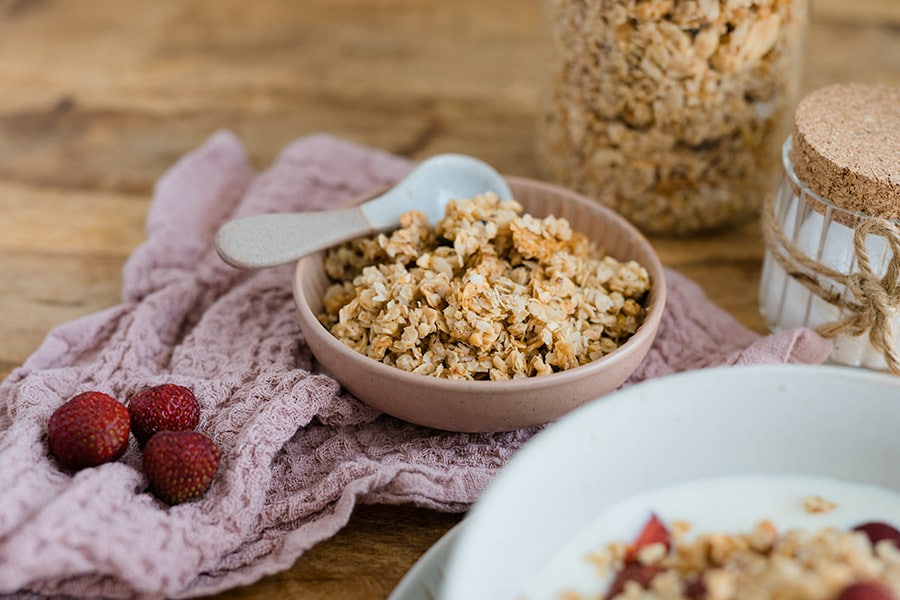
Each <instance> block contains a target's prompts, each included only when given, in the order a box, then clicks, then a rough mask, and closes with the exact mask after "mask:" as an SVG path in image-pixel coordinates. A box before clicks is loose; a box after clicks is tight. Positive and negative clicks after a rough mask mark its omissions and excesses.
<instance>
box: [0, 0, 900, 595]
mask: <svg viewBox="0 0 900 600" xmlns="http://www.w3.org/2000/svg"><path fill="white" fill-rule="evenodd" d="M812 1H813V13H812V14H813V17H812V24H811V27H810V30H809V35H808V43H807V53H806V64H805V71H804V76H803V81H802V88H803V90H804V92H806V91H809V90H811V89H814V88H816V87H818V86H821V85H823V84H827V83H831V82H837V81H862V82H887V83H892V84H894V85H900V2H898V0H854V1H853V2H849V1H847V0H812ZM541 19H542V13H541V6H540V2H521V1H518V0H493V1H489V2H485V1H483V0H457V1H456V2H428V1H427V0H418V1H413V0H378V1H375V0H302V1H301V2H297V1H292V0H253V1H250V2H248V1H247V0H219V1H216V2H213V1H211V0H206V1H204V0H190V1H185V0H164V1H162V0H157V1H155V2H136V1H130V2H129V1H121V0H105V1H101V0H82V1H80V2H64V1H62V0H56V1H54V0H0V377H5V376H6V375H7V374H8V373H9V372H10V371H11V370H12V369H13V368H15V367H16V366H17V365H19V364H20V363H21V362H22V361H23V360H24V359H25V358H26V357H27V356H28V355H29V354H30V353H31V352H33V351H34V350H35V348H36V347H37V346H38V344H39V343H40V342H41V340H42V339H43V337H44V335H45V334H46V333H47V332H48V330H50V329H51V328H52V327H53V326H55V325H57V324H59V323H63V322H65V321H68V320H70V319H73V318H75V317H77V316H80V315H84V314H87V313H91V312H94V311H97V310H99V309H102V308H105V307H108V306H111V305H114V304H117V303H118V302H119V290H120V284H121V275H120V270H121V267H122V263H123V261H124V259H125V258H126V256H127V255H128V254H129V252H131V250H132V249H133V248H134V247H135V246H136V245H137V244H138V243H140V242H141V241H142V239H143V235H144V232H143V220H144V216H145V212H146V210H147V205H148V202H149V198H150V193H151V187H152V184H153V182H154V180H155V179H156V178H157V177H158V176H159V175H160V174H161V173H162V172H163V171H164V170H165V169H166V168H167V167H168V166H169V165H171V164H172V163H173V162H174V161H175V160H176V159H177V158H178V157H179V156H181V155H182V154H183V153H185V152H187V151H188V150H190V149H192V148H194V147H196V146H197V145H198V144H200V143H201V142H202V141H203V140H204V138H205V137H206V136H207V135H209V134H210V133H211V132H213V131H214V130H216V129H219V128H230V129H232V130H234V131H236V132H237V133H238V134H239V135H240V136H241V138H243V140H244V142H245V143H246V145H247V147H248V150H249V152H250V155H251V157H252V159H253V161H254V163H255V164H256V165H257V166H259V167H264V166H265V165H266V164H267V163H268V162H269V161H270V160H271V159H272V158H273V157H274V156H275V155H276V154H277V153H278V152H279V150H280V149H281V148H282V147H283V146H284V145H285V144H286V143H287V142H288V141H290V140H291V139H293V138H295V137H297V136H300V135H303V134H307V133H312V132H318V131H327V132H330V133H333V134H335V135H338V136H342V137H345V138H348V139H352V140H355V141H358V142H361V143H364V144H368V145H372V146H378V147H381V148H385V149H387V150H390V151H392V152H395V153H398V154H403V155H407V156H410V157H413V158H422V157H425V156H428V155H430V154H434V153H437V152H442V151H458V152H465V153H470V154H474V155H477V156H479V157H481V158H483V159H485V160H487V161H488V162H490V163H492V164H494V165H495V166H496V167H497V168H499V169H500V170H501V171H503V172H505V173H509V174H516V175H526V176H537V175H538V172H539V170H538V165H537V164H536V158H535V154H534V150H533V146H534V141H533V138H534V123H535V118H536V114H537V107H538V100H539V94H540V88H541V86H540V75H541V66H542V64H543V59H544V57H545V55H546V48H545V46H544V43H543V40H542V37H541V32H542V20H541ZM653 242H654V244H655V246H656V248H657V250H658V251H659V254H660V255H661V257H662V259H663V261H664V262H665V263H666V264H667V265H669V266H672V267H675V268H677V269H679V270H680V271H681V272H683V273H685V274H686V275H688V276H689V277H691V278H693V279H695V280H696V281H698V282H699V283H700V284H701V285H702V286H703V287H704V289H705V290H706V292H707V293H708V294H709V296H710V297H711V298H712V299H713V300H715V301H716V302H718V303H719V304H720V305H721V306H723V307H724V308H725V309H727V310H728V311H730V312H731V313H733V314H734V315H735V316H736V317H737V318H738V319H739V320H740V321H742V322H743V323H745V324H747V325H748V326H749V327H751V328H753V329H756V330H758V331H763V324H762V321H761V319H760V317H759V315H758V312H757V302H756V292H757V284H758V278H759V271H760V262H761V255H762V243H761V239H760V234H759V227H758V224H757V223H748V224H746V225H743V226H741V227H738V228H735V229H732V230H729V231H725V232H721V233H718V234H714V235H705V236H701V237H696V238H692V239H678V240H673V239H661V238H656V239H653ZM459 519H460V516H458V515H444V514H438V513H433V512H430V511H426V510H420V509H414V508H403V507H361V508H359V509H358V510H357V511H356V513H355V514H354V516H353V518H352V520H351V522H350V524H349V526H347V527H346V528H345V529H344V530H343V531H342V532H340V533H339V534H338V535H337V536H336V537H335V538H333V539H331V540H329V541H327V542H324V543H322V544H320V545H319V546H317V547H315V548H313V549H312V550H311V551H309V552H308V553H307V554H305V555H304V556H302V557H301V558H300V560H298V561H297V563H296V564H295V565H294V567H293V568H292V569H291V570H289V571H287V572H284V573H282V574H279V575H276V576H272V577H269V578H266V579H264V580H262V581H260V582H258V583H257V584H255V585H252V586H249V587H247V588H243V589H237V590H233V591H231V592H229V593H226V594H223V595H222V597H224V598H232V599H237V598H247V599H249V598H266V597H296V598H329V599H342V598H346V599H362V598H385V597H386V596H387V595H388V594H389V593H390V591H391V590H392V589H393V587H394V586H395V585H396V583H397V582H398V581H399V579H400V578H401V577H402V576H403V574H404V573H405V572H406V570H407V569H408V568H409V567H410V566H411V565H412V564H413V563H414V562H415V560H416V559H417V558H418V557H419V556H420V555H421V553H422V552H424V551H425V550H426V549H427V548H428V547H429V546H430V545H431V544H432V543H433V542H435V541H436V540H437V539H438V538H439V537H440V536H441V535H442V534H443V533H444V532H445V531H447V530H448V529H449V528H450V527H452V526H453V525H454V524H455V523H456V522H457V521H458V520H459Z"/></svg>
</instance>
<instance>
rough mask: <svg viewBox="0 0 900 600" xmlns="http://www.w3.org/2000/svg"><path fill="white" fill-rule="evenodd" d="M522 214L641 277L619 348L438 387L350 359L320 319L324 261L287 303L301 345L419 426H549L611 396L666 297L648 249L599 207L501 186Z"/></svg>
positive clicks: (429, 379) (527, 183)
mask: <svg viewBox="0 0 900 600" xmlns="http://www.w3.org/2000/svg"><path fill="white" fill-rule="evenodd" d="M507 182H508V183H509V186H510V189H511V191H512V194H513V197H514V199H515V200H516V201H517V202H518V203H519V204H521V206H522V208H523V209H524V212H525V213H526V214H527V215H531V216H534V217H538V218H540V217H547V216H549V215H553V216H555V217H557V218H560V219H566V220H567V221H568V222H569V223H571V227H572V229H574V230H576V231H578V232H580V233H582V234H584V235H585V236H586V237H587V239H588V240H589V241H590V242H593V243H595V244H597V245H599V246H601V247H602V249H603V250H604V252H605V254H606V255H608V256H610V257H614V258H615V259H617V260H618V261H622V262H626V261H636V262H637V263H639V264H640V265H641V266H642V267H643V268H644V269H645V270H646V275H648V276H649V282H650V283H649V290H648V291H647V292H646V293H645V294H644V295H643V297H642V300H641V304H642V311H643V312H642V314H643V318H642V320H641V321H640V324H639V325H638V326H637V328H636V329H635V330H634V332H633V333H632V334H631V335H630V337H628V338H627V340H625V341H624V343H622V344H621V345H619V346H618V347H616V348H615V349H614V350H612V351H611V352H609V353H608V354H605V355H603V356H601V357H599V358H596V359H594V360H591V361H590V362H586V363H585V364H581V365H579V366H574V367H572V368H567V369H564V370H558V371H556V372H552V373H549V374H544V375H538V376H530V377H518V378H511V379H507V380H460V379H445V378H440V377H435V376H430V375H422V374H419V373H413V372H409V371H407V370H404V369H401V368H398V367H396V366H391V365H388V364H385V363H384V362H381V361H379V360H376V359H374V358H369V357H368V356H366V355H364V354H362V353H360V352H357V351H356V350H354V349H352V348H351V347H349V346H348V345H346V344H345V343H342V342H341V341H339V340H338V339H337V338H336V337H335V335H333V334H332V332H331V331H329V329H328V328H326V326H325V325H324V324H323V323H322V321H321V320H320V316H321V315H322V313H323V307H324V298H325V294H326V290H328V288H329V287H330V286H331V285H332V281H331V279H330V278H329V276H328V274H327V273H326V270H325V254H324V253H318V254H315V255H311V256H307V257H305V258H303V259H301V260H300V261H298V263H297V267H296V271H295V276H294V298H295V301H296V305H297V309H298V317H299V321H300V327H301V330H302V333H303V335H304V338H305V341H306V343H307V344H308V345H309V347H310V349H311V350H312V352H313V354H314V356H315V358H316V360H317V361H318V362H319V364H320V365H321V367H322V370H323V371H324V372H326V373H328V374H330V375H332V376H333V377H335V378H336V379H337V380H338V381H339V382H340V383H341V385H342V386H343V387H344V388H345V389H346V390H348V391H349V392H350V393H352V394H353V395H354V396H356V397H357V398H358V399H359V400H361V401H363V402H365V403H367V404H369V405H370V406H372V407H374V408H376V409H378V410H380V411H382V412H384V413H387V414H389V415H392V416H394V417H397V418H399V419H403V420H405V421H409V422H412V423H415V424H418V425H424V426H428V427H433V428H437V429H444V430H449V431H465V432H489V431H510V430H514V429H520V428H525V427H532V426H537V425H543V424H546V423H549V422H552V421H555V420H557V419H558V418H560V417H561V416H563V415H564V414H566V413H568V412H569V411H571V410H573V409H575V408H576V407H578V406H581V405H582V404H585V403H587V402H589V401H591V400H594V399H596V398H599V397H601V396H603V395H605V394H607V393H609V392H611V391H613V390H615V389H616V388H618V387H619V386H620V385H621V384H622V383H624V382H625V380H626V379H627V378H628V377H629V375H631V373H632V372H633V371H634V370H635V369H636V368H637V366H638V365H639V364H640V362H641V361H642V360H643V358H644V356H645V355H646V354H647V352H648V350H649V349H650V346H651V344H652V342H653V340H654V338H655V336H656V332H657V330H658V327H659V323H660V320H661V318H662V313H663V306H664V304H665V298H666V284H665V275H664V272H663V267H662V264H661V263H660V261H659V258H658V257H657V255H656V253H655V251H654V250H653V247H652V246H651V245H650V243H649V242H648V241H647V240H646V239H645V238H644V236H643V235H642V234H641V233H640V232H638V230H637V229H636V228H635V227H633V226H632V225H631V224H630V223H628V221H626V220H625V219H624V218H623V217H621V216H619V215H618V214H616V213H615V212H613V211H612V210H610V209H608V208H606V207H604V206H603V205H601V204H599V203H597V202H594V201H591V200H590V199H588V198H585V197H583V196H581V195H579V194H576V193H575V192H572V191H569V190H566V189H564V188H561V187H559V186H556V185H552V184H548V183H544V182H539V181H535V180H530V179H525V178H515V177H509V178H507Z"/></svg>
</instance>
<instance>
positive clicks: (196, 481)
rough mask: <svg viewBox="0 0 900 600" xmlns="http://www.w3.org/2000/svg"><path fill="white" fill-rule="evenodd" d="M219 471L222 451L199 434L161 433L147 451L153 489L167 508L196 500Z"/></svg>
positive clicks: (145, 455) (146, 468)
mask: <svg viewBox="0 0 900 600" xmlns="http://www.w3.org/2000/svg"><path fill="white" fill-rule="evenodd" d="M218 468H219V449H218V448H217V447H216V445H215V444H214V443H213V441H212V440H211V439H209V438H208V437H206V436H205V435H203V434H202V433H199V432H197V431H160V432H159V433H156V434H154V436H153V437H151V438H150V440H149V441H148V442H147V445H146V446H145V447H144V474H145V475H147V480H148V481H149V482H150V489H151V491H152V492H153V493H154V495H156V497H157V498H159V499H160V500H162V501H163V502H165V503H167V504H180V503H182V502H190V501H191V500H196V499H197V498H199V497H200V496H202V495H203V493H204V492H205V491H206V490H207V488H209V485H210V483H212V480H213V477H215V475H216V471H217V470H218Z"/></svg>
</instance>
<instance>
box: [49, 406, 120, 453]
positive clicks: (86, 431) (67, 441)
mask: <svg viewBox="0 0 900 600" xmlns="http://www.w3.org/2000/svg"><path fill="white" fill-rule="evenodd" d="M129 430H130V424H129V418H128V409H126V408H125V405H124V404H122V403H121V402H119V401H118V400H116V399H115V398H112V397H110V396H107V395H106V394H104V393H102V392H93V391H91V392H83V393H81V394H78V395H76V396H74V397H72V398H71V399H70V400H69V401H68V402H66V403H65V404H63V405H62V406H60V407H59V408H57V409H56V410H55V411H53V414H52V415H51V416H50V421H49V422H48V423H47V441H48V445H49V447H50V454H51V455H53V457H54V458H56V460H57V461H58V462H59V463H60V464H62V465H63V466H66V467H69V468H71V469H76V470H77V469H82V468H84V467H94V466H96V465H99V464H103V463H105V462H110V461H113V460H116V459H117V458H119V457H120V456H122V454H124V452H125V448H127V447H128V432H129Z"/></svg>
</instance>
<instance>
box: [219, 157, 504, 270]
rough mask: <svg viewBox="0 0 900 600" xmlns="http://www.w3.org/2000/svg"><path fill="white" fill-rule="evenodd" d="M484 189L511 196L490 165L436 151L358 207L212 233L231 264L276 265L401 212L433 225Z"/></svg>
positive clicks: (382, 224) (255, 219) (233, 225)
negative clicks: (453, 204) (452, 205)
mask: <svg viewBox="0 0 900 600" xmlns="http://www.w3.org/2000/svg"><path fill="white" fill-rule="evenodd" d="M485 192H494V193H496V194H497V195H498V196H499V197H500V198H502V199H508V198H511V197H512V194H511V193H510V191H509V187H508V186H507V185H506V182H505V181H504V180H503V177H501V175H500V174H499V173H497V172H496V171H495V170H494V169H493V168H491V167H490V166H489V165H487V164H485V163H483V162H481V161H480V160H477V159H475V158H472V157H470V156H464V155H461V154H439V155H437V156H433V157H432V158H429V159H428V160H426V161H424V162H422V163H421V164H420V165H419V166H418V167H416V168H415V169H414V170H413V171H412V172H411V173H410V174H409V175H408V176H407V177H406V178H405V179H403V181H401V182H400V183H399V184H397V185H396V186H395V187H393V188H391V189H390V190H388V191H387V192H385V193H384V194H381V195H380V196H378V197H376V198H374V199H372V200H369V201H368V202H365V203H363V204H360V205H359V206H354V207H350V208H342V209H338V210H329V211H320V212H309V213H271V214H263V215H254V216H252V217H244V218H241V219H235V220H233V221H229V222H228V223H225V225H223V226H222V227H221V228H220V229H219V231H218V233H217V234H216V250H217V251H218V253H219V256H221V257H222V260H224V261H225V262H227V263H228V264H230V265H232V266H235V267H240V268H245V269H255V268H261V267H274V266H275V265H280V264H284V263H287V262H292V261H295V260H297V259H299V258H301V257H303V256H306V255H307V254H311V253H313V252H316V251H318V250H322V249H324V248H328V247H330V246H333V245H335V244H338V243H340V242H345V241H347V240H350V239H353V238H355V237H359V236H362V235H367V234H371V233H374V232H376V231H388V230H391V229H395V228H396V227H397V226H398V225H399V223H400V221H399V218H400V215H402V214H403V213H405V212H407V211H409V210H412V209H416V210H418V211H421V212H423V213H424V214H425V216H426V217H428V222H429V223H431V224H432V225H433V224H434V223H436V222H437V221H439V220H441V219H442V218H443V217H444V208H445V206H446V205H447V202H448V201H449V200H451V199H454V198H472V197H474V196H477V195H478V194H483V193H485Z"/></svg>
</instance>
